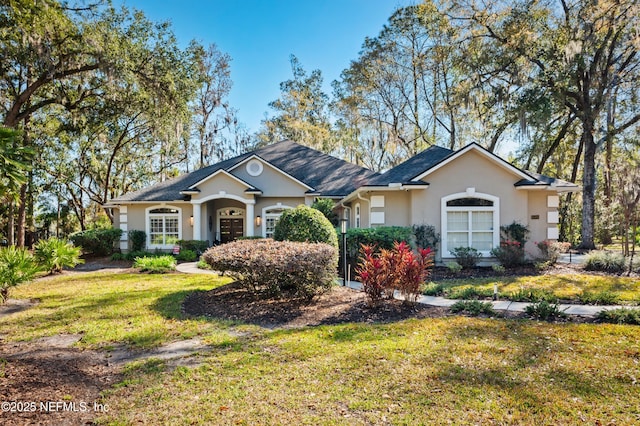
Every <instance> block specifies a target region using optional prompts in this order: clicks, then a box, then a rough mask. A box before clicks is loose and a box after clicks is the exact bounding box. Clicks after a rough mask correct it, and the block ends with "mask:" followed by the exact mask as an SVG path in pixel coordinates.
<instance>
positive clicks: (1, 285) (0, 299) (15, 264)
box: [0, 246, 40, 303]
mask: <svg viewBox="0 0 640 426" xmlns="http://www.w3.org/2000/svg"><path fill="white" fill-rule="evenodd" d="M39 270H40V268H39V267H38V264H37V263H36V261H35V259H34V258H33V256H32V255H31V253H30V252H29V250H27V249H24V248H17V247H14V246H10V247H3V248H0V303H4V302H5V301H6V300H7V298H8V297H9V289H10V288H11V287H15V286H17V285H18V284H22V283H24V282H28V281H31V280H32V279H33V278H34V277H35V275H36V273H38V271H39Z"/></svg>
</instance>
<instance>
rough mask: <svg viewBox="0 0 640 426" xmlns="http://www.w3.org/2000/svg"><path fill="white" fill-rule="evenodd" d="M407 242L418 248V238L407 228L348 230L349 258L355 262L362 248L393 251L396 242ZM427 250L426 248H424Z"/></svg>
mask: <svg viewBox="0 0 640 426" xmlns="http://www.w3.org/2000/svg"><path fill="white" fill-rule="evenodd" d="M403 241H404V242H405V243H407V244H409V246H410V247H411V248H414V249H415V248H416V247H417V246H416V237H415V236H414V235H413V231H412V230H411V228H410V227H407V226H380V227H378V228H350V229H348V230H347V257H348V258H349V259H351V260H355V259H357V258H358V256H359V255H360V248H361V247H362V246H369V247H374V248H375V250H377V251H379V250H382V249H386V250H392V249H393V244H394V243H395V242H403ZM423 248H426V247H423Z"/></svg>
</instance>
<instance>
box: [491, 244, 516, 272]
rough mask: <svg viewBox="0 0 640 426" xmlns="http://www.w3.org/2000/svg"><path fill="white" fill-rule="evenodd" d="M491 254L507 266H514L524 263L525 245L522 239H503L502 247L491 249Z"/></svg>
mask: <svg viewBox="0 0 640 426" xmlns="http://www.w3.org/2000/svg"><path fill="white" fill-rule="evenodd" d="M491 256H493V257H495V258H496V259H497V260H498V262H500V264H501V265H502V266H504V267H505V268H513V267H516V266H518V265H522V264H523V263H524V246H523V245H522V244H521V243H520V241H516V240H503V241H500V247H496V248H493V249H491Z"/></svg>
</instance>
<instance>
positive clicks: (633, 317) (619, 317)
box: [596, 308, 640, 325]
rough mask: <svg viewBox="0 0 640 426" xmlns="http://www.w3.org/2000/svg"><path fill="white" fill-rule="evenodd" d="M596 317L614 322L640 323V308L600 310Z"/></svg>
mask: <svg viewBox="0 0 640 426" xmlns="http://www.w3.org/2000/svg"><path fill="white" fill-rule="evenodd" d="M596 318H598V319H599V320H600V321H603V322H609V323H613V324H635V325H640V308H617V309H607V310H603V311H600V312H598V315H597V316H596Z"/></svg>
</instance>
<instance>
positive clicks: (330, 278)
mask: <svg viewBox="0 0 640 426" xmlns="http://www.w3.org/2000/svg"><path fill="white" fill-rule="evenodd" d="M336 252H337V250H336V249H335V248H334V247H332V246H330V245H328V244H325V243H300V242H292V241H274V240H272V239H269V238H267V239H261V240H238V241H234V242H231V243H227V244H222V245H219V246H215V247H212V248H210V249H209V250H207V251H206V252H205V253H204V254H203V255H202V260H204V261H205V262H206V263H207V264H208V265H209V266H210V267H211V269H213V270H214V271H220V272H223V273H225V274H228V275H229V276H231V277H232V278H234V279H236V280H237V281H238V283H240V284H241V285H242V286H243V287H245V288H247V289H248V290H252V291H255V292H264V293H265V294H266V295H267V296H278V297H282V296H293V297H303V298H306V299H311V298H313V296H315V295H317V294H320V293H322V292H325V291H327V290H328V289H329V288H331V285H333V283H334V280H335V278H336V266H337V265H336V259H337V254H336Z"/></svg>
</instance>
